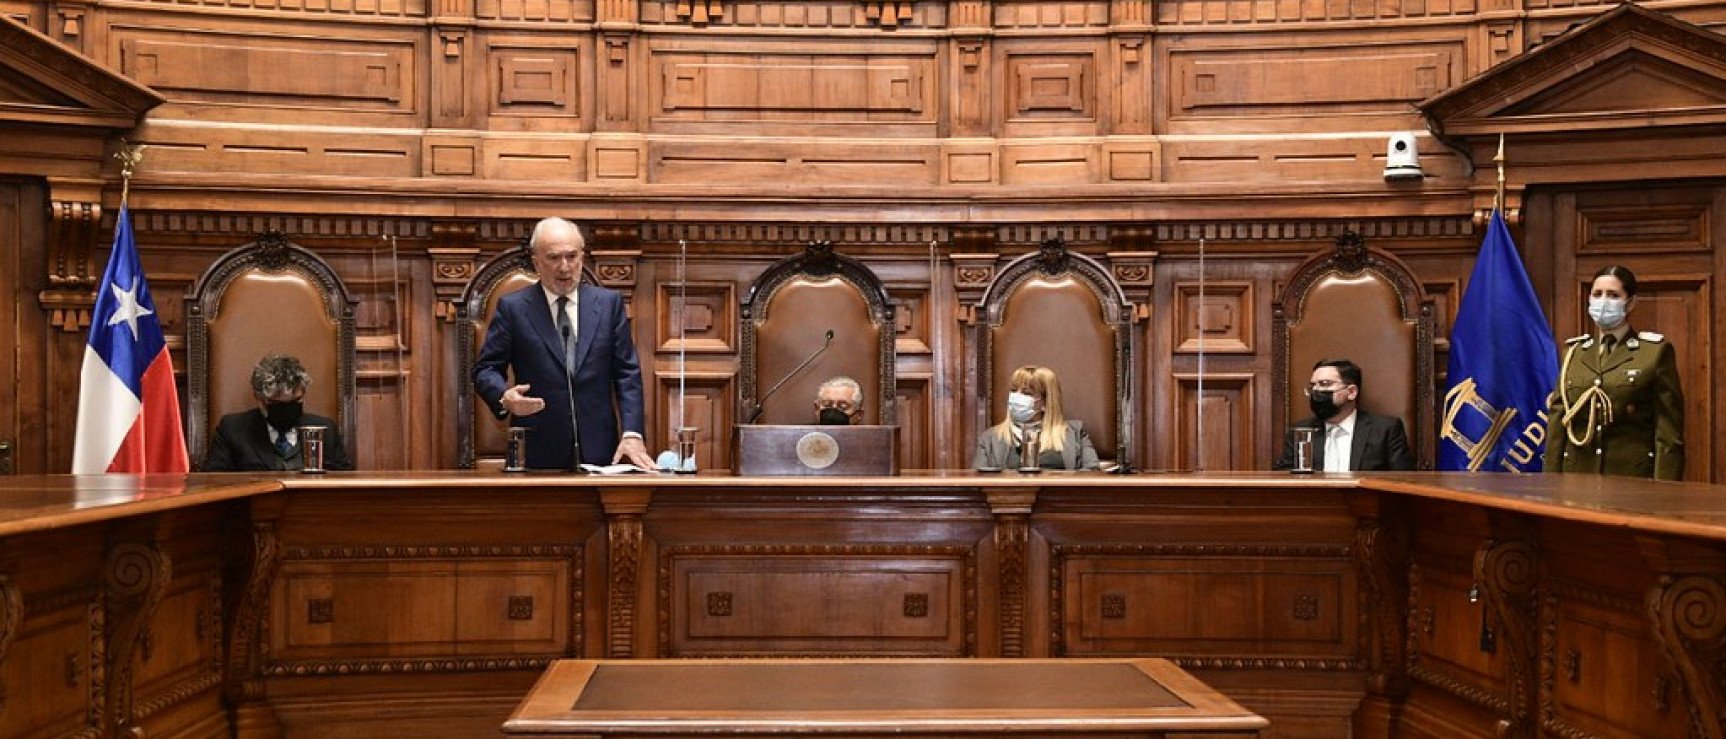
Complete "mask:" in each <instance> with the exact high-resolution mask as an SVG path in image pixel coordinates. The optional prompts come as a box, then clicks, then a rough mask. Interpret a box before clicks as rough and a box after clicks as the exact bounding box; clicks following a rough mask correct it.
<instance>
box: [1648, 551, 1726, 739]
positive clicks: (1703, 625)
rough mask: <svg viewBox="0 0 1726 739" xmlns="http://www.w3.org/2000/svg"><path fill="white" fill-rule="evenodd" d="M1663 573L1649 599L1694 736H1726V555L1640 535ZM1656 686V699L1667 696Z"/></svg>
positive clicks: (1652, 618) (1657, 639) (1704, 738)
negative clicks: (1663, 695) (1661, 693)
mask: <svg viewBox="0 0 1726 739" xmlns="http://www.w3.org/2000/svg"><path fill="white" fill-rule="evenodd" d="M1638 543H1640V544H1641V545H1642V552H1643V556H1644V557H1645V558H1646V559H1647V560H1648V563H1649V565H1650V566H1651V568H1652V569H1653V570H1654V571H1655V572H1656V573H1658V579H1657V580H1656V581H1655V583H1654V586H1653V587H1651V588H1649V590H1648V597H1647V600H1646V603H1647V606H1648V618H1649V620H1650V621H1651V622H1652V626H1653V631H1654V641H1655V643H1656V644H1658V645H1659V646H1660V654H1661V656H1663V657H1665V658H1666V663H1667V665H1668V666H1669V667H1670V668H1671V669H1672V672H1673V674H1674V675H1676V676H1677V678H1678V687H1679V690H1680V692H1681V693H1682V694H1683V696H1684V704H1685V708H1686V709H1687V710H1688V712H1689V714H1690V735H1691V736H1693V737H1700V738H1701V739H1722V737H1726V555H1723V554H1722V553H1721V552H1719V551H1717V550H1715V549H1714V548H1713V547H1712V546H1710V545H1707V544H1703V543H1700V542H1697V543H1690V542H1682V541H1677V540H1670V539H1660V538H1656V537H1653V536H1648V537H1640V538H1639V541H1638ZM1660 692H1661V691H1659V690H1658V688H1656V689H1655V691H1654V693H1655V694H1654V695H1653V696H1652V700H1653V701H1660V700H1662V696H1661V695H1659V693H1660Z"/></svg>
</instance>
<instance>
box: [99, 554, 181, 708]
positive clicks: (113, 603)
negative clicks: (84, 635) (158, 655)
mask: <svg viewBox="0 0 1726 739" xmlns="http://www.w3.org/2000/svg"><path fill="white" fill-rule="evenodd" d="M163 538H164V534H163V532H162V531H161V530H160V527H159V525H158V522H156V521H148V522H144V524H143V525H140V526H137V527H135V528H130V527H129V528H128V529H127V530H123V531H119V532H116V533H115V534H114V535H111V536H110V538H109V542H108V553H107V563H106V566H105V567H104V568H103V577H102V609H103V614H104V615H103V619H104V622H105V623H106V624H107V630H106V632H105V637H106V644H104V649H103V652H104V659H105V668H106V672H107V675H108V682H107V690H106V694H105V696H104V702H103V705H104V706H105V707H106V711H105V712H104V714H103V721H102V724H103V726H102V729H103V735H104V736H129V735H130V734H129V733H128V732H130V731H131V727H132V723H133V717H134V711H133V706H132V697H133V696H132V674H133V668H134V666H135V665H136V664H137V662H138V660H137V659H136V657H137V655H138V654H139V652H140V650H141V649H142V648H143V645H144V642H145V640H146V638H147V635H146V633H145V631H146V627H147V626H148V625H149V623H150V617H151V616H152V615H153V614H154V613H155V611H156V606H157V605H158V604H160V603H161V601H162V595H163V594H164V593H166V592H167V589H168V580H169V577H170V576H171V574H172V566H171V563H170V561H169V558H168V554H167V552H165V551H163V549H162V540H163Z"/></svg>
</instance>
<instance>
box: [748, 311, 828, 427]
mask: <svg viewBox="0 0 1726 739" xmlns="http://www.w3.org/2000/svg"><path fill="white" fill-rule="evenodd" d="M830 346H833V329H827V340H826V341H823V342H821V348H820V349H816V350H815V353H814V354H811V355H809V358H808V359H805V360H803V363H802V364H799V365H797V366H796V367H793V368H791V371H790V372H787V373H785V376H784V377H781V378H779V381H778V382H776V383H773V387H771V388H768V389H767V392H765V393H762V394H761V397H759V398H756V399H755V410H754V411H753V412H751V413H750V414H749V420H748V421H745V422H744V423H755V419H758V418H760V417H761V412H762V411H763V410H765V409H766V408H765V406H764V405H763V404H764V403H766V402H767V399H768V398H771V397H773V394H774V393H775V392H778V391H779V388H782V387H784V386H785V383H786V382H787V381H789V380H790V379H791V378H793V377H796V376H797V373H799V372H802V371H803V368H805V367H808V366H809V364H810V363H811V362H814V361H815V358H816V357H819V356H821V354H822V353H823V352H826V351H827V347H830Z"/></svg>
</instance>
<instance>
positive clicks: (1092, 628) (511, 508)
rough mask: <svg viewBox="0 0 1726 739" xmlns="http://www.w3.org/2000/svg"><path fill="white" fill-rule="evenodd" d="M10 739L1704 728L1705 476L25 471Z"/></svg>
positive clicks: (11, 655)
mask: <svg viewBox="0 0 1726 739" xmlns="http://www.w3.org/2000/svg"><path fill="white" fill-rule="evenodd" d="M8 483H9V487H10V490H9V491H8V492H6V493H5V494H4V495H3V496H0V735H3V736H9V737H10V736H18V737H35V736H67V735H73V736H89V737H116V736H122V735H124V736H138V735H142V736H150V737H227V736H240V737H278V736H279V737H302V736H313V737H336V736H440V737H442V736H497V735H498V734H499V732H500V730H501V729H500V727H501V726H502V723H503V721H504V720H505V718H506V717H508V716H509V715H510V712H511V711H512V709H513V708H514V707H515V706H516V705H517V704H518V703H519V702H520V701H521V700H522V699H523V696H525V695H526V694H527V692H528V690H529V688H530V687H531V686H532V684H533V683H534V681H535V680H536V679H537V678H538V677H539V676H540V675H541V673H542V672H543V671H544V670H545V669H546V667H547V666H548V665H550V664H552V663H553V662H555V661H557V660H560V659H624V660H628V659H645V658H655V659H682V658H754V657H824V658H873V657H918V658H940V659H946V658H953V659H964V658H1005V659H1013V658H1140V657H1142V658H1161V659H1166V660H1168V661H1169V662H1171V663H1173V664H1174V665H1176V666H1179V667H1181V668H1183V669H1185V670H1186V671H1188V672H1190V673H1192V674H1193V675H1195V676H1197V677H1198V678H1199V679H1201V680H1203V681H1204V682H1205V683H1206V684H1208V685H1210V686H1211V687H1213V688H1215V689H1217V690H1218V691H1219V692H1221V693H1222V694H1224V695H1225V696H1227V697H1228V698H1229V699H1232V700H1233V701H1235V702H1238V703H1239V704H1240V705H1242V706H1243V707H1245V708H1246V709H1247V710H1250V711H1252V712H1254V713H1257V714H1259V715H1261V716H1264V717H1265V718H1267V719H1269V720H1270V722H1271V723H1270V728H1269V729H1268V730H1266V733H1265V735H1266V736H1277V737H1284V736H1289V737H1339V736H1361V737H1388V736H1403V737H1408V736H1431V737H1452V736H1454V737H1478V736H1491V735H1501V736H1524V737H1536V736H1643V737H1652V736H1685V735H1697V736H1719V735H1720V734H1721V730H1722V725H1721V718H1720V717H1721V715H1722V712H1721V710H1720V709H1721V696H1722V695H1723V694H1726V681H1723V679H1722V677H1723V675H1722V667H1721V665H1722V660H1721V659H1720V658H1721V656H1722V650H1723V649H1726V557H1722V546H1721V542H1722V541H1726V513H1723V512H1722V511H1723V506H1722V504H1721V502H1720V501H1722V500H1726V490H1723V489H1721V488H1718V487H1713V486H1707V485H1689V484H1675V483H1656V482H1647V481H1635V480H1626V479H1613V478H1603V477H1593V476H1558V475H1546V476H1532V477H1513V476H1503V475H1479V476H1474V475H1455V474H1437V473H1410V474H1398V475H1384V476H1327V475H1317V476H1306V477H1295V476H1288V475H1280V474H1269V473H1217V474H1199V475H1177V474H1139V475H1121V476H1106V475H1097V474H1063V473H1045V474H1042V475H1035V476H1019V475H1016V474H1013V473H1011V472H1009V473H1006V474H995V475H980V474H976V473H972V472H942V471H908V472H906V473H904V474H901V475H898V476H883V477H827V478H798V477H772V478H765V477H733V476H727V475H723V474H701V475H694V476H669V475H665V476H662V475H637V476H621V477H606V478H596V477H574V476H567V475H538V474H529V475H519V476H504V475H499V474H488V473H484V472H477V471H460V472H397V473H388V474H378V473H369V474H368V473H341V474H330V475H324V476H289V477H279V478H278V477H258V476H246V475H216V474H195V475H191V476H184V477H183V476H167V477H142V478H139V477H128V476H94V477H71V476H45V477H19V478H12V479H9V480H8Z"/></svg>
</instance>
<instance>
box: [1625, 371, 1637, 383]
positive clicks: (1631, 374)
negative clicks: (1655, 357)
mask: <svg viewBox="0 0 1726 739" xmlns="http://www.w3.org/2000/svg"><path fill="white" fill-rule="evenodd" d="M1638 372H1641V370H1638V369H1627V370H1625V371H1624V376H1625V378H1626V379H1629V380H1630V381H1631V382H1635V381H1636V373H1638Z"/></svg>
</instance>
